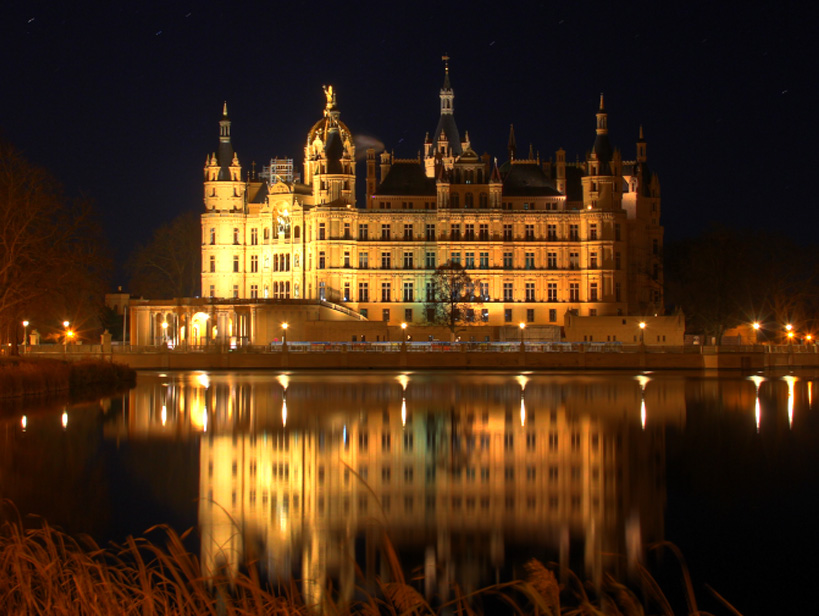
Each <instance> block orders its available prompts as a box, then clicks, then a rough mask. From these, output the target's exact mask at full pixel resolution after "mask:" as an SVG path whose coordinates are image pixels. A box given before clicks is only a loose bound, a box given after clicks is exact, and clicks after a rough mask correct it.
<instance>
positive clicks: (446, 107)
mask: <svg viewBox="0 0 819 616" xmlns="http://www.w3.org/2000/svg"><path fill="white" fill-rule="evenodd" d="M441 60H443V61H444V85H443V86H441V93H440V97H441V115H444V114H450V115H452V113H453V112H454V111H455V108H454V106H453V103H454V102H455V93H454V92H453V91H452V86H451V85H450V83H449V56H448V55H446V54H444V55H443V56H441Z"/></svg>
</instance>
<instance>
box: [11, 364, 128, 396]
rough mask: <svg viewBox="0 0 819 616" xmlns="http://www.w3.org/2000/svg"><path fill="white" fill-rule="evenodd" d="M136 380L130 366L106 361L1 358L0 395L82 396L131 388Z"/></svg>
mask: <svg viewBox="0 0 819 616" xmlns="http://www.w3.org/2000/svg"><path fill="white" fill-rule="evenodd" d="M135 382H136V372H135V371H134V370H133V369H131V368H129V367H128V366H124V365H122V364H116V363H112V362H107V361H101V360H93V359H89V360H81V361H76V362H69V361H62V360H59V359H47V358H36V359H32V358H20V357H9V358H0V398H13V397H19V396H34V395H36V396H52V395H55V394H61V393H62V394H65V393H68V394H70V395H71V396H73V397H82V396H85V395H88V394H90V393H98V392H99V391H103V392H110V391H114V390H116V389H118V388H121V387H132V386H133V385H134V384H135Z"/></svg>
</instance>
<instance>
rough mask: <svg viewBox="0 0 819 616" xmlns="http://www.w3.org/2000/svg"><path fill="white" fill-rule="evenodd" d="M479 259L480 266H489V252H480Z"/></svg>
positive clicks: (482, 267) (484, 267)
mask: <svg viewBox="0 0 819 616" xmlns="http://www.w3.org/2000/svg"><path fill="white" fill-rule="evenodd" d="M479 259H480V261H479V262H478V266H479V267H480V268H481V269H487V268H488V267H489V253H488V252H482V253H480V255H479Z"/></svg>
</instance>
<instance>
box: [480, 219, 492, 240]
mask: <svg viewBox="0 0 819 616" xmlns="http://www.w3.org/2000/svg"><path fill="white" fill-rule="evenodd" d="M478 239H479V240H488V239H489V225H488V224H485V223H481V225H480V226H479V227H478Z"/></svg>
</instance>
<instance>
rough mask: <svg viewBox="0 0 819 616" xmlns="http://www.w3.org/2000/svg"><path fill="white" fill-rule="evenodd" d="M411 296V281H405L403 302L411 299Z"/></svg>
mask: <svg viewBox="0 0 819 616" xmlns="http://www.w3.org/2000/svg"><path fill="white" fill-rule="evenodd" d="M412 296H413V293H412V283H411V282H405V283H404V301H405V302H411V301H413V299H412Z"/></svg>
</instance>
